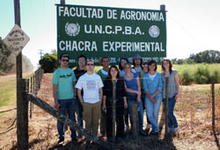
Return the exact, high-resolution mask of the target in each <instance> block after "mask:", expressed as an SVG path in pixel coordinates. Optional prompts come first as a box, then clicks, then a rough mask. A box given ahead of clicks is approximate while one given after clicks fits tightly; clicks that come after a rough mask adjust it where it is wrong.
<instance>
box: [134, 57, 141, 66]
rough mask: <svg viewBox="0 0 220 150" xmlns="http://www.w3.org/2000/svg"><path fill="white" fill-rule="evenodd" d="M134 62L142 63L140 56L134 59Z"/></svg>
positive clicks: (136, 63) (137, 64) (138, 64)
mask: <svg viewBox="0 0 220 150" xmlns="http://www.w3.org/2000/svg"><path fill="white" fill-rule="evenodd" d="M134 64H135V65H136V66H140V64H141V59H140V58H136V59H134Z"/></svg>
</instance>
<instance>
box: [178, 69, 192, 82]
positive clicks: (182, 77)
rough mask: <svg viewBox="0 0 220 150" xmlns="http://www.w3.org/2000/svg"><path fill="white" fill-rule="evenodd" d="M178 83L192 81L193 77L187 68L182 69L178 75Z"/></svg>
mask: <svg viewBox="0 0 220 150" xmlns="http://www.w3.org/2000/svg"><path fill="white" fill-rule="evenodd" d="M179 79H180V84H182V85H190V84H192V82H193V77H192V75H191V74H189V72H188V71H187V70H184V71H183V72H182V74H180V75H179Z"/></svg>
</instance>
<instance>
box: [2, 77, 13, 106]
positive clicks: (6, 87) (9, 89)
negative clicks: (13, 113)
mask: <svg viewBox="0 0 220 150" xmlns="http://www.w3.org/2000/svg"><path fill="white" fill-rule="evenodd" d="M15 103H16V80H15V78H9V79H1V80H0V108H1V107H3V106H11V105H14V104H15Z"/></svg>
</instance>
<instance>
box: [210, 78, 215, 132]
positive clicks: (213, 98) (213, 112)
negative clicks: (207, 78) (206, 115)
mask: <svg viewBox="0 0 220 150" xmlns="http://www.w3.org/2000/svg"><path fill="white" fill-rule="evenodd" d="M211 90H212V129H213V131H214V130H215V82H214V80H213V82H212V86H211Z"/></svg>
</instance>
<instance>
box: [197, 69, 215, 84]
mask: <svg viewBox="0 0 220 150" xmlns="http://www.w3.org/2000/svg"><path fill="white" fill-rule="evenodd" d="M194 80H195V82H196V83H198V84H207V83H211V77H210V73H209V70H208V68H207V67H206V66H205V67H203V66H200V67H198V68H197V70H196V72H195V74H194Z"/></svg>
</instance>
